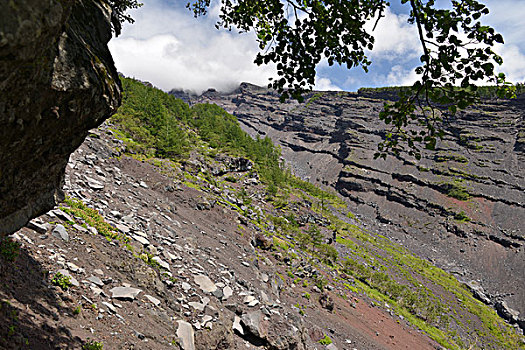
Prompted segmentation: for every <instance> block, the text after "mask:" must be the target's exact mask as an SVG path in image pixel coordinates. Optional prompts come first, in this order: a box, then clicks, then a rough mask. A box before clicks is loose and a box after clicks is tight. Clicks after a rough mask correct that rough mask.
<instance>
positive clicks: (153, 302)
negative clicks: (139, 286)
mask: <svg viewBox="0 0 525 350" xmlns="http://www.w3.org/2000/svg"><path fill="white" fill-rule="evenodd" d="M144 296H145V297H146V299H148V300H149V301H150V302H151V303H152V304H153V305H155V306H159V305H160V300H159V299H157V298H155V297H154V296H151V295H149V294H146V295H144Z"/></svg>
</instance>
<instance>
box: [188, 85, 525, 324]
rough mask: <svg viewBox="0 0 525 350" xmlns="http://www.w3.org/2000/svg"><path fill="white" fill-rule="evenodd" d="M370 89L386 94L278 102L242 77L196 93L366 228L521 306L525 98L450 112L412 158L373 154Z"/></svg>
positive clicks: (377, 130) (377, 126)
mask: <svg viewBox="0 0 525 350" xmlns="http://www.w3.org/2000/svg"><path fill="white" fill-rule="evenodd" d="M380 97H387V98H388V97H389V96H379V97H378V96H374V95H373V94H372V93H368V94H367V95H366V96H365V95H363V94H357V93H346V92H345V93H341V92H322V93H312V94H311V95H310V96H307V103H304V104H299V103H297V102H294V101H288V102H286V103H279V101H278V95H277V94H276V93H275V92H273V91H268V90H266V89H262V88H258V87H254V86H252V85H249V84H242V85H241V86H240V87H239V89H237V90H235V91H234V92H232V93H231V94H229V95H224V94H223V95H218V94H215V95H210V94H208V95H203V96H201V97H200V98H199V100H198V101H199V102H210V103H216V104H218V105H220V106H221V107H223V108H225V109H226V110H227V111H229V112H230V113H233V114H234V115H236V116H237V118H238V119H239V121H240V123H241V126H242V127H243V128H244V130H246V131H247V132H249V133H250V134H251V135H252V136H256V135H259V136H269V137H270V138H272V139H273V140H274V141H275V142H276V143H278V144H279V145H280V146H281V147H282V152H283V156H284V158H285V159H286V161H287V164H288V166H290V167H291V168H292V170H293V171H294V173H295V174H296V175H298V176H300V177H301V178H303V179H305V180H309V181H311V182H314V183H317V184H320V185H325V186H331V187H332V188H335V189H336V190H337V191H338V192H339V193H341V194H342V195H343V196H345V197H346V198H347V199H348V200H349V204H350V209H351V210H352V211H353V212H354V213H356V214H357V217H358V218H359V220H360V221H362V222H363V223H364V224H366V225H367V226H368V227H369V228H371V229H372V230H374V231H375V232H378V233H380V234H382V235H385V236H388V237H389V238H390V239H392V240H394V241H396V242H398V243H401V244H402V245H404V246H406V247H407V248H409V249H411V250H412V251H413V252H415V253H416V254H418V255H420V256H422V257H425V258H428V259H429V260H431V261H432V262H433V263H434V264H436V265H437V266H439V267H441V268H443V269H445V270H447V271H449V272H452V273H455V272H458V271H460V274H459V275H458V277H460V278H461V279H463V280H465V281H471V280H478V281H480V284H481V286H482V287H483V289H484V290H485V292H486V293H487V296H490V298H492V297H498V296H503V297H504V298H505V300H506V301H507V303H508V305H509V307H511V308H513V309H515V310H517V311H519V312H521V313H522V314H523V313H525V290H524V289H523V285H525V247H524V245H525V232H523V228H524V226H523V223H524V222H525V175H524V172H523V169H525V164H524V161H525V153H524V149H525V147H523V145H524V144H525V141H524V140H525V127H524V125H525V112H524V110H525V97H524V96H521V97H519V98H518V99H515V100H510V101H501V100H499V101H492V100H490V101H484V102H483V103H481V104H480V105H478V106H474V107H472V108H470V109H469V110H467V111H466V112H460V113H458V114H457V115H456V116H455V117H453V118H451V119H450V120H449V121H448V123H447V125H446V126H445V128H446V135H445V138H444V140H442V141H440V142H439V143H438V147H437V149H436V150H435V151H424V153H423V158H422V159H421V161H416V160H415V159H414V158H411V157H409V156H408V155H406V154H401V155H400V156H398V157H393V156H391V157H388V158H387V160H386V161H385V160H374V159H373V155H374V153H375V152H376V151H377V143H378V142H379V141H380V140H381V139H382V137H383V135H385V133H386V128H385V126H384V125H383V124H382V123H380V122H379V119H378V114H379V112H380V111H381V110H382V108H383V103H384V102H385V101H384V100H382V99H380ZM308 99H309V100H308ZM195 102H196V101H195Z"/></svg>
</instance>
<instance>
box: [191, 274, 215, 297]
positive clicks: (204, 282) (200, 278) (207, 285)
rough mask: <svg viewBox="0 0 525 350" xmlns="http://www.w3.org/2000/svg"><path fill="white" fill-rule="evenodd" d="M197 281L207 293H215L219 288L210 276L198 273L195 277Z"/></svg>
mask: <svg viewBox="0 0 525 350" xmlns="http://www.w3.org/2000/svg"><path fill="white" fill-rule="evenodd" d="M193 279H194V281H195V283H197V284H198V285H199V287H200V289H201V290H202V291H203V292H205V293H213V292H215V290H217V286H216V285H215V283H213V282H212V281H211V279H210V278H209V277H208V276H204V275H196V276H194V277H193Z"/></svg>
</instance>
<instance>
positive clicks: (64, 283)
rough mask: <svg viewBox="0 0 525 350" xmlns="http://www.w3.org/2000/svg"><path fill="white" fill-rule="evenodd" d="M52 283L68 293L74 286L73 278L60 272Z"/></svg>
mask: <svg viewBox="0 0 525 350" xmlns="http://www.w3.org/2000/svg"><path fill="white" fill-rule="evenodd" d="M51 283H53V285H55V286H57V287H60V288H61V289H62V290H64V291H66V290H68V289H69V287H71V286H72V285H73V284H72V283H71V278H69V276H66V275H63V274H61V273H60V272H57V273H56V274H55V276H53V278H52V279H51Z"/></svg>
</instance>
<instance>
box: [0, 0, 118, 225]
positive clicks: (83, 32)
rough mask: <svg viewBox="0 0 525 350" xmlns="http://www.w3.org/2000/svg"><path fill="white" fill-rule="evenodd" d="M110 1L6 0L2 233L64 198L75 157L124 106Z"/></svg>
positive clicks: (0, 20)
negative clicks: (112, 44) (65, 182)
mask: <svg viewBox="0 0 525 350" xmlns="http://www.w3.org/2000/svg"><path fill="white" fill-rule="evenodd" d="M110 18H111V8H110V7H109V5H108V4H107V3H106V2H105V1H104V0H75V1H74V0H46V1H41V0H17V1H15V2H13V1H9V0H0V91H2V93H1V94H0V233H2V234H5V233H10V232H14V231H15V230H17V229H18V228H20V227H22V226H23V225H25V224H26V223H27V222H28V220H29V219H30V218H32V217H34V216H36V215H39V214H41V213H43V212H46V211H47V210H49V209H51V208H52V207H53V205H54V204H55V201H56V200H57V199H60V198H61V197H62V191H61V189H60V188H61V185H62V182H63V174H64V169H65V167H66V163H67V161H68V158H69V155H70V153H71V152H73V151H74V150H75V149H76V148H77V147H78V146H79V145H80V144H81V143H82V141H83V140H84V138H85V137H86V136H87V133H88V130H89V129H91V128H94V127H96V126H98V125H99V124H101V123H102V122H103V121H104V120H105V119H106V118H107V117H108V116H110V115H111V114H112V113H114V112H115V111H116V109H117V107H118V106H119V104H120V92H121V87H120V81H119V79H118V74H117V71H116V69H115V66H114V63H113V59H112V58H111V54H110V52H109V50H108V48H107V43H108V41H109V40H110V39H111V35H112V34H111V30H112V29H111V20H110Z"/></svg>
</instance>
